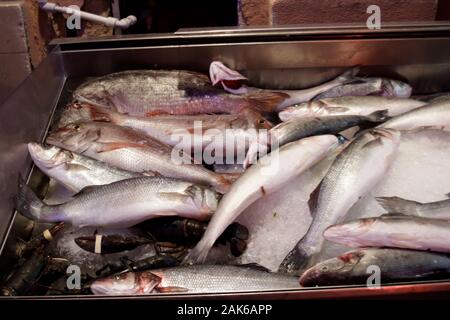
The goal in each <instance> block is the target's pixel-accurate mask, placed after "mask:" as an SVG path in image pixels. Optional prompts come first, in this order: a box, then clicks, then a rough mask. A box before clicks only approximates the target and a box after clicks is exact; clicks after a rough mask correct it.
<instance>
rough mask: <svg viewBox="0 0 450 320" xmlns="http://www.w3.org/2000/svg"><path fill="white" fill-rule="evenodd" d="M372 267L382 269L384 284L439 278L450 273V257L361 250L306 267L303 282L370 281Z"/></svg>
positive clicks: (339, 282) (304, 283)
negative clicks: (369, 271)
mask: <svg viewBox="0 0 450 320" xmlns="http://www.w3.org/2000/svg"><path fill="white" fill-rule="evenodd" d="M370 266H378V267H379V268H380V271H381V274H380V280H381V282H382V283H392V282H403V281H418V280H430V279H433V280H436V279H442V278H444V277H445V278H448V276H449V275H450V256H449V255H446V254H441V253H433V252H424V251H415V250H402V249H378V248H367V249H359V250H355V251H350V252H346V253H344V254H343V255H341V256H339V257H336V258H331V259H328V260H325V261H323V262H320V263H318V264H317V265H315V266H314V267H312V268H310V269H308V270H306V271H305V272H304V273H303V274H302V276H301V277H300V284H301V285H302V286H304V287H314V286H331V285H356V284H367V280H368V278H369V276H370V275H371V273H368V270H370V268H369V267H370Z"/></svg>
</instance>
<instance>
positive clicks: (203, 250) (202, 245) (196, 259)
mask: <svg viewBox="0 0 450 320" xmlns="http://www.w3.org/2000/svg"><path fill="white" fill-rule="evenodd" d="M213 244H214V242H213V243H210V239H208V238H205V235H204V236H203V237H202V239H200V241H199V242H198V243H197V245H196V246H195V247H194V248H193V249H192V250H191V251H189V253H188V254H187V255H186V256H185V257H184V259H183V264H185V265H186V264H187V265H192V264H202V263H204V262H205V260H206V257H207V256H208V253H209V250H210V249H211V247H212V246H213Z"/></svg>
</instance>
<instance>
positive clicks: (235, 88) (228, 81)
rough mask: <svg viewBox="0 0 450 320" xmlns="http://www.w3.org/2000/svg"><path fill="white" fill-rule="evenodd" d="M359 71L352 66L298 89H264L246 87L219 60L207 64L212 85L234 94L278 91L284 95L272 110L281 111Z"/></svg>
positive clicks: (306, 99) (235, 74) (347, 80)
mask: <svg viewBox="0 0 450 320" xmlns="http://www.w3.org/2000/svg"><path fill="white" fill-rule="evenodd" d="M358 72H359V68H352V69H350V70H347V71H345V72H343V73H342V74H341V75H340V76H338V77H336V78H335V79H332V80H330V81H328V82H325V83H322V84H320V85H318V86H315V87H312V88H307V89H300V90H265V89H260V88H255V87H247V86H245V85H242V82H243V81H245V80H247V78H246V77H244V76H243V75H241V74H240V73H239V72H237V71H236V70H231V69H230V68H228V67H226V66H225V65H224V64H223V63H222V62H220V61H213V62H212V63H211V64H210V66H209V75H210V78H211V82H212V84H213V85H217V84H221V85H222V87H223V88H224V89H225V90H226V91H228V92H230V93H233V94H235V95H245V94H251V93H266V92H278V93H280V94H283V95H284V99H282V100H281V101H280V102H279V103H278V104H277V106H276V107H275V108H274V109H273V110H272V111H281V110H283V109H285V108H286V107H288V106H290V105H293V104H297V103H302V102H306V101H309V100H311V99H312V98H314V97H315V96H317V95H318V94H321V93H322V92H326V91H328V90H330V89H332V88H334V87H336V86H339V85H342V84H344V83H347V82H351V81H353V80H354V76H355V75H356V74H357V73H358Z"/></svg>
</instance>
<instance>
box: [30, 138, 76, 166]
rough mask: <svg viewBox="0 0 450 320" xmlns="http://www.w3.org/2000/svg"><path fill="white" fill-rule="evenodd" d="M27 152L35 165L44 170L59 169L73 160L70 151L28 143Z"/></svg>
mask: <svg viewBox="0 0 450 320" xmlns="http://www.w3.org/2000/svg"><path fill="white" fill-rule="evenodd" d="M28 152H29V153H30V156H31V158H32V159H33V161H34V162H35V163H36V165H38V166H39V167H44V168H46V169H51V168H55V167H59V166H61V165H64V164H66V163H68V162H70V161H71V160H72V159H73V155H72V153H71V152H70V151H67V150H63V149H60V148H58V147H55V146H45V145H43V144H40V143H34V142H31V143H28Z"/></svg>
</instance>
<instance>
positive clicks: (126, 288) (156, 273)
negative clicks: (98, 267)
mask: <svg viewBox="0 0 450 320" xmlns="http://www.w3.org/2000/svg"><path fill="white" fill-rule="evenodd" d="M299 287H300V286H299V284H298V279H297V278H296V277H291V276H287V275H280V274H276V273H270V272H267V271H262V270H257V269H255V268H251V267H246V266H231V265H196V266H182V267H174V268H166V269H158V270H151V271H144V272H127V273H122V274H119V275H115V276H110V277H106V278H103V279H98V280H95V281H94V282H93V283H92V284H91V291H92V293H94V294H96V295H128V294H129V295H132V294H150V293H152V292H164V293H167V292H186V293H221V292H238V291H264V290H266V291H267V290H276V289H292V288H299Z"/></svg>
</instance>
